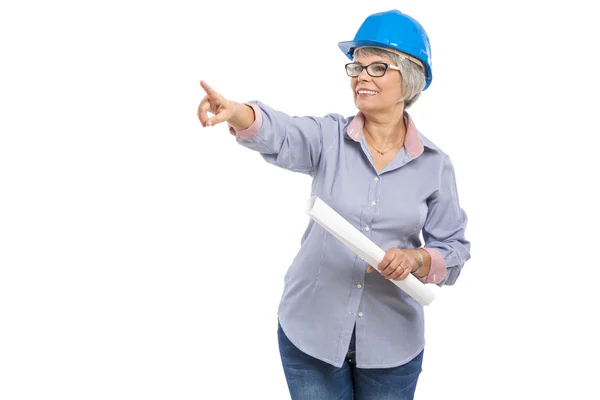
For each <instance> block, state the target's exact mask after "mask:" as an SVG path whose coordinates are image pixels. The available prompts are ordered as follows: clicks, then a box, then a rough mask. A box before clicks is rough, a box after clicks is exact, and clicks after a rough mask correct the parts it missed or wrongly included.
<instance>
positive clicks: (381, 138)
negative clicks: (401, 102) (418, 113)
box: [363, 109, 406, 146]
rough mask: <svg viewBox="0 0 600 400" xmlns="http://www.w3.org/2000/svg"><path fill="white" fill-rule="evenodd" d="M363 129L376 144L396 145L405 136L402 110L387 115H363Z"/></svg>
mask: <svg viewBox="0 0 600 400" xmlns="http://www.w3.org/2000/svg"><path fill="white" fill-rule="evenodd" d="M363 115H364V117H365V125H364V127H363V129H364V130H365V131H366V133H367V134H368V135H369V136H370V137H371V140H373V141H375V142H376V143H377V144H382V145H384V146H385V145H388V144H396V143H398V142H399V141H400V140H403V139H404V136H406V126H405V125H404V110H403V109H402V110H401V112H398V111H395V112H394V113H387V114H374V113H365V112H363Z"/></svg>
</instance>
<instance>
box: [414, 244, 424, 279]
mask: <svg viewBox="0 0 600 400" xmlns="http://www.w3.org/2000/svg"><path fill="white" fill-rule="evenodd" d="M413 252H414V253H415V263H414V264H415V268H413V270H412V271H411V273H412V274H413V275H415V276H416V274H417V273H418V272H419V271H421V270H422V269H423V255H422V254H421V252H419V250H418V249H413Z"/></svg>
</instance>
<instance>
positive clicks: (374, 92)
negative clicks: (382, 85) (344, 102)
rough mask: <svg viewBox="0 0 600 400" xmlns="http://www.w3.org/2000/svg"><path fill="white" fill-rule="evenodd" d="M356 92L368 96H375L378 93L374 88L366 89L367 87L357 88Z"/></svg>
mask: <svg viewBox="0 0 600 400" xmlns="http://www.w3.org/2000/svg"><path fill="white" fill-rule="evenodd" d="M356 93H357V94H359V95H366V96H374V95H376V94H377V92H376V91H374V90H366V89H360V90H357V91H356Z"/></svg>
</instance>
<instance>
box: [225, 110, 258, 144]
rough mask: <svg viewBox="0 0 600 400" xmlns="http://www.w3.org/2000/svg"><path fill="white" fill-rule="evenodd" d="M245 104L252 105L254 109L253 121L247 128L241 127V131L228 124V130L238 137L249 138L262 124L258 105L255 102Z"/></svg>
mask: <svg viewBox="0 0 600 400" xmlns="http://www.w3.org/2000/svg"><path fill="white" fill-rule="evenodd" d="M245 104H246V105H248V106H250V107H252V109H253V110H254V122H253V123H252V125H250V126H249V127H248V128H246V129H243V130H241V131H237V130H235V129H234V128H233V127H232V126H231V125H229V124H228V125H229V132H230V133H231V134H232V135H233V136H235V137H238V138H240V139H250V138H251V137H252V136H254V135H256V134H257V133H258V130H259V129H260V127H261V126H262V111H261V109H260V107H258V105H256V104H255V103H245Z"/></svg>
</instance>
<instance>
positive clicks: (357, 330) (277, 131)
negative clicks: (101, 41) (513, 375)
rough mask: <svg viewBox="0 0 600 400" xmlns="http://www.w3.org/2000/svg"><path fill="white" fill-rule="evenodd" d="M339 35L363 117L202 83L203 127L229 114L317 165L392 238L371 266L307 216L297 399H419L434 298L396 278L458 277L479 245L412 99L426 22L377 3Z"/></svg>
mask: <svg viewBox="0 0 600 400" xmlns="http://www.w3.org/2000/svg"><path fill="white" fill-rule="evenodd" d="M339 47H340V48H341V49H342V51H343V52H344V53H345V54H346V55H347V56H348V57H349V58H350V59H351V60H352V62H351V63H349V64H347V65H346V73H347V74H348V75H349V76H350V77H351V79H350V86H351V88H352V93H353V96H354V102H355V105H356V107H357V108H358V110H359V112H358V114H357V115H355V116H352V117H348V118H346V117H343V116H341V115H339V114H329V115H327V116H325V117H323V118H317V117H290V116H288V115H286V114H284V113H282V112H280V111H277V110H275V109H273V108H271V107H269V106H267V105H265V104H263V103H261V102H258V101H257V102H251V103H247V104H238V103H235V102H233V101H230V100H227V99H226V98H224V97H223V96H222V95H220V94H218V93H217V92H215V91H214V90H213V89H212V88H210V87H209V86H208V84H206V83H205V82H201V85H202V88H203V89H204V90H205V91H206V97H204V99H203V100H202V101H201V102H200V105H199V107H198V117H199V119H200V122H201V123H202V125H203V126H211V125H215V124H217V123H220V122H227V123H228V124H229V128H230V132H231V133H232V134H233V135H235V136H236V137H237V142H238V143H240V144H241V145H243V146H245V147H247V148H249V149H251V150H255V151H258V152H260V154H261V155H262V156H263V158H264V159H265V160H266V161H267V162H269V163H272V164H274V165H277V166H279V167H282V168H286V169H289V170H291V171H297V172H303V173H306V174H309V175H311V176H312V178H313V181H312V195H316V196H318V197H320V198H321V199H322V200H323V201H325V202H326V203H327V204H329V205H330V206H331V207H332V208H333V209H334V210H336V211H337V212H338V213H340V214H341V215H342V216H343V217H344V218H345V219H346V220H348V221H349V222H351V223H352V224H353V225H354V226H355V227H358V228H359V229H361V230H362V232H363V233H364V234H365V235H366V236H367V237H369V238H370V239H371V240H373V241H374V242H375V243H376V244H378V245H379V246H380V247H381V248H384V249H388V250H387V252H386V255H385V257H384V259H383V261H382V262H381V263H380V264H379V265H377V266H376V268H377V270H378V272H379V273H369V272H371V271H372V270H373V267H372V266H369V265H366V262H364V261H363V260H361V259H360V258H358V257H357V256H356V255H355V254H354V253H353V252H352V251H351V250H349V249H348V248H347V247H346V246H345V245H344V244H342V243H341V242H339V241H338V240H337V239H335V237H333V236H332V235H330V234H329V233H328V232H327V231H325V229H324V228H322V227H321V226H319V225H318V224H315V223H314V222H313V221H312V220H311V221H310V222H309V225H308V227H307V229H306V232H305V233H304V236H303V238H302V246H301V248H300V250H299V252H298V254H297V256H296V258H295V259H294V261H293V263H292V265H291V266H290V267H289V269H288V271H287V274H286V276H285V285H284V292H283V296H282V298H281V303H280V305H279V312H278V317H279V323H280V325H279V327H278V337H279V349H280V354H281V359H282V364H283V368H284V372H285V376H286V379H287V383H288V387H289V390H290V394H291V396H292V399H353V398H354V399H361V400H362V399H377V400H384V399H412V398H413V396H414V392H415V388H416V384H417V379H418V377H419V374H420V372H421V363H422V358H423V349H424V331H423V307H422V306H421V305H420V304H419V303H418V302H417V301H415V300H414V299H412V298H411V297H409V296H408V295H407V294H406V293H404V292H403V291H402V290H400V289H399V288H398V287H397V286H396V285H394V284H393V283H392V282H389V280H393V279H405V278H406V277H407V276H408V275H409V274H413V275H414V276H416V277H417V278H419V279H420V280H421V281H422V282H425V283H434V284H438V285H443V284H446V285H452V284H454V282H455V281H456V279H457V277H458V275H459V273H460V271H461V269H462V267H463V265H464V263H465V261H467V260H468V259H469V258H470V254H469V250H470V243H469V242H468V241H467V240H466V239H465V236H464V233H465V227H466V223H467V217H466V214H465V213H464V211H463V210H462V209H461V208H460V206H459V202H458V196H457V191H456V184H455V177H454V171H453V167H452V163H451V161H450V159H449V158H448V156H447V155H446V154H445V153H443V152H442V151H441V150H440V149H439V148H438V147H436V146H435V145H434V144H433V143H431V141H429V140H428V139H427V138H426V137H425V136H423V135H422V134H421V133H420V132H419V131H417V129H416V127H415V125H414V123H413V121H412V120H411V118H410V116H409V115H408V113H407V112H406V109H407V108H409V107H410V106H411V105H412V104H414V102H415V101H416V100H417V99H418V97H419V95H420V93H421V91H422V90H425V89H426V88H427V87H428V86H429V85H430V83H431V78H432V75H431V66H430V59H431V52H430V46H429V39H428V37H427V34H426V33H425V31H424V30H423V28H422V27H421V25H420V24H419V23H418V22H417V21H416V20H414V19H413V18H411V17H410V16H408V15H406V14H403V13H401V12H399V11H397V10H391V11H387V12H383V13H378V14H374V15H371V16H369V17H368V18H367V19H366V20H365V21H364V22H363V24H362V25H361V27H360V28H359V30H358V32H357V34H356V36H355V38H354V40H353V41H349V42H341V43H340V44H339ZM208 112H211V113H212V114H214V116H213V117H212V118H210V117H209V116H208ZM421 233H422V235H423V239H424V241H425V243H424V244H422V243H421V240H420V234H421Z"/></svg>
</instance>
